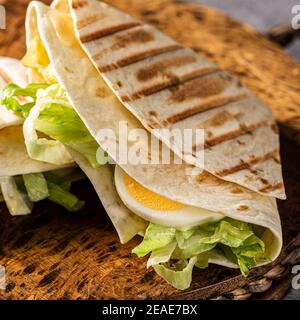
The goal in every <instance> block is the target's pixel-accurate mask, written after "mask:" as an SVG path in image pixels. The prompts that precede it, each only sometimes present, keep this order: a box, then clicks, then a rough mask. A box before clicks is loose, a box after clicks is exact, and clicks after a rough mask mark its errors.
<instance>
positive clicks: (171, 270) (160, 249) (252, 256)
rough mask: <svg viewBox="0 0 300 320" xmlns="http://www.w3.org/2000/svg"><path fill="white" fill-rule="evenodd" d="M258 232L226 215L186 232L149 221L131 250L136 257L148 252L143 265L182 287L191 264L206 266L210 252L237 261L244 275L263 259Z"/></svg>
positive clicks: (189, 279)
mask: <svg viewBox="0 0 300 320" xmlns="http://www.w3.org/2000/svg"><path fill="white" fill-rule="evenodd" d="M262 232H263V230H260V228H258V227H257V226H254V225H251V224H249V223H245V222H240V221H237V220H233V219H230V218H225V219H223V220H221V221H218V222H215V223H212V224H208V225H204V226H199V227H196V228H193V229H190V230H187V231H180V230H176V229H175V228H168V227H164V226H160V225H156V224H153V223H150V225H149V226H148V228H147V230H146V233H145V236H144V239H143V241H142V242H141V243H140V245H139V246H137V247H136V248H135V249H134V250H133V253H135V254H137V255H138V256H139V257H144V256H146V255H148V254H150V253H151V255H150V257H149V259H148V263H147V266H148V267H150V266H152V267H153V268H154V269H155V271H156V272H157V273H158V274H159V275H160V276H161V277H162V278H164V279H165V280H166V281H167V282H168V283H170V284H171V285H172V286H174V287H175V288H177V289H181V290H184V289H187V288H188V287H189V286H190V284H191V280H192V272H193V268H194V266H196V267H197V268H201V269H202V268H206V267H207V266H208V263H209V259H210V257H211V256H212V254H214V255H215V254H218V255H223V256H225V257H226V259H228V260H229V261H230V262H233V263H235V264H237V265H238V266H239V268H240V270H241V273H242V274H243V276H245V277H246V276H247V275H248V273H249V270H250V269H251V268H253V267H255V266H256V264H257V260H258V259H259V260H262V259H266V258H265V257H264V255H265V244H264V242H263V241H262V240H261V239H260V238H259V236H260V235H261V234H262Z"/></svg>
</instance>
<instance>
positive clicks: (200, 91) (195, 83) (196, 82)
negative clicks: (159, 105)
mask: <svg viewBox="0 0 300 320" xmlns="http://www.w3.org/2000/svg"><path fill="white" fill-rule="evenodd" d="M228 84H229V82H228V80H227V79H226V78H224V77H223V75H222V74H217V75H214V76H207V77H206V76H204V77H200V78H196V79H193V80H191V81H188V82H186V83H184V84H182V85H181V86H179V87H178V88H171V89H170V90H171V92H172V94H171V96H170V100H172V101H174V102H183V101H186V100H188V99H194V98H208V97H211V96H216V95H219V94H221V93H222V92H223V91H224V90H225V88H226V87H227V86H228Z"/></svg>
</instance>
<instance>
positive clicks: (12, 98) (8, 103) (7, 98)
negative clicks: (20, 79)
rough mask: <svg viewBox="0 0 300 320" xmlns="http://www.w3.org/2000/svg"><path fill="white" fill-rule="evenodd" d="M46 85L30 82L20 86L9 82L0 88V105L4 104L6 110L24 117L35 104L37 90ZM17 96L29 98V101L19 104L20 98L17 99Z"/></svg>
mask: <svg viewBox="0 0 300 320" xmlns="http://www.w3.org/2000/svg"><path fill="white" fill-rule="evenodd" d="M47 87H48V85H47V84H36V83H32V84H30V85H28V86H27V87H26V88H21V87H19V86H18V85H16V84H9V85H7V86H6V87H4V88H3V89H2V90H1V93H0V105H1V106H4V107H5V108H6V109H7V110H11V111H14V112H16V113H18V114H20V115H21V116H23V118H26V117H27V116H28V115H29V112H30V110H31V109H32V107H33V106H34V105H35V101H36V96H37V92H38V90H40V89H45V88H47ZM17 97H19V98H20V97H23V98H24V97H26V98H30V100H31V101H30V102H27V103H24V104H21V103H20V99H19V100H18V99H17Z"/></svg>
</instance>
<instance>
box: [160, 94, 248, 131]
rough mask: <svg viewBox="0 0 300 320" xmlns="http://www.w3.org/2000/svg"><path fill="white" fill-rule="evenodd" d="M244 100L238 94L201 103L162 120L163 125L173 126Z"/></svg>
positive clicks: (241, 95)
mask: <svg viewBox="0 0 300 320" xmlns="http://www.w3.org/2000/svg"><path fill="white" fill-rule="evenodd" d="M244 98H245V95H244V94H238V95H236V96H231V97H224V98H222V97H216V98H213V99H211V100H210V101H208V102H206V103H202V104H200V105H197V106H194V107H193V108H189V109H187V110H184V111H182V112H179V113H177V114H174V115H172V116H170V117H169V118H167V119H166V120H164V124H165V125H166V126H167V125H169V124H175V123H177V122H180V121H182V120H185V119H187V118H190V117H192V116H194V115H196V114H198V113H202V112H205V111H208V110H211V109H215V108H219V107H221V106H224V105H226V104H228V103H231V102H235V101H239V100H242V99H244Z"/></svg>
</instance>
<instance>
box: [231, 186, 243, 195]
mask: <svg viewBox="0 0 300 320" xmlns="http://www.w3.org/2000/svg"><path fill="white" fill-rule="evenodd" d="M230 192H231V193H233V194H240V193H243V190H242V189H241V188H239V187H234V188H233V189H232V190H231V191H230Z"/></svg>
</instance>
